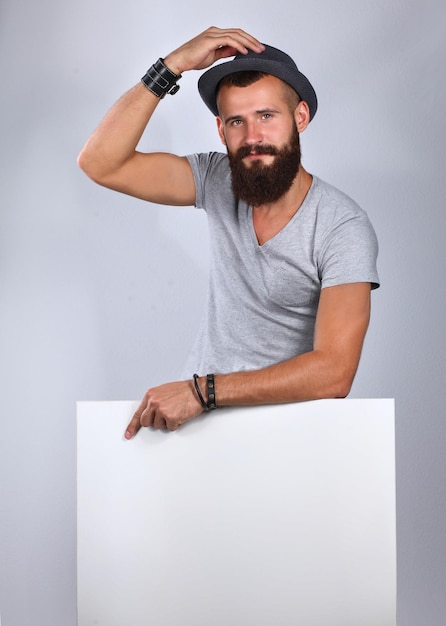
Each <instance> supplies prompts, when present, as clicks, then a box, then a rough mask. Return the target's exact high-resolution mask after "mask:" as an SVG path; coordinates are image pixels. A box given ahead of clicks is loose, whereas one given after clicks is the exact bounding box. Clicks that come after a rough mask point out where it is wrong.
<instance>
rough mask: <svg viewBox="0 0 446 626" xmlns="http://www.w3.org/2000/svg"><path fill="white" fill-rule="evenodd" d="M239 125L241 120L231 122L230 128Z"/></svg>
mask: <svg viewBox="0 0 446 626" xmlns="http://www.w3.org/2000/svg"><path fill="white" fill-rule="evenodd" d="M241 123H242V120H232V122H231V126H240V124H241Z"/></svg>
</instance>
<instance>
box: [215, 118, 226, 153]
mask: <svg viewBox="0 0 446 626" xmlns="http://www.w3.org/2000/svg"><path fill="white" fill-rule="evenodd" d="M217 129H218V134H219V137H220V140H221V142H222V144H223V145H224V146H226V138H225V131H224V124H223V120H222V119H221V117H217Z"/></svg>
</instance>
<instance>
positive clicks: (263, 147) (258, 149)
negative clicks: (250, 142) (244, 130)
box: [234, 144, 278, 161]
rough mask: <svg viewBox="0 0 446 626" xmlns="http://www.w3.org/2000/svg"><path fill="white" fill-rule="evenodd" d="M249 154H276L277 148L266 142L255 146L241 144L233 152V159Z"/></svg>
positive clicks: (242, 157)
mask: <svg viewBox="0 0 446 626" xmlns="http://www.w3.org/2000/svg"><path fill="white" fill-rule="evenodd" d="M249 154H273V155H276V154H278V150H277V148H276V147H275V146H271V145H268V144H258V145H256V146H242V147H241V148H239V149H238V150H237V152H236V153H235V155H234V156H235V159H236V160H237V161H241V160H242V159H244V158H245V157H247V156H248V155H249Z"/></svg>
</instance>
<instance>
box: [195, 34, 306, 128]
mask: <svg viewBox="0 0 446 626" xmlns="http://www.w3.org/2000/svg"><path fill="white" fill-rule="evenodd" d="M244 71H257V72H262V73H264V74H271V75H272V76H276V77H277V78H280V79H281V80H283V81H284V82H285V83H288V85H290V86H291V87H292V88H293V89H294V90H295V91H296V93H297V94H298V95H299V97H300V98H301V100H304V101H305V102H307V104H308V107H309V109H310V120H311V119H313V117H314V115H315V113H316V110H317V97H316V93H315V91H314V89H313V87H312V85H311V83H310V81H309V80H308V78H307V77H306V76H304V74H302V72H300V71H299V69H298V67H297V65H296V63H295V62H294V60H293V59H292V58H291V57H290V56H288V54H286V53H285V52H282V50H279V49H278V48H274V47H273V46H267V45H265V49H264V50H263V51H262V52H253V51H252V50H249V51H248V52H247V54H241V53H238V54H236V55H235V57H234V58H233V59H232V61H226V62H225V63H218V64H217V65H214V66H213V67H211V68H210V69H208V70H207V71H206V72H205V73H204V74H203V75H202V76H201V77H200V78H199V80H198V90H199V92H200V95H201V97H202V98H203V101H204V102H205V104H206V105H207V106H208V107H209V109H210V111H212V113H213V114H214V115H216V116H218V106H217V92H218V86H219V83H220V81H221V80H222V79H223V78H224V77H225V76H228V75H229V74H233V73H235V72H244Z"/></svg>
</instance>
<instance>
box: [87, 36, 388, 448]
mask: <svg viewBox="0 0 446 626" xmlns="http://www.w3.org/2000/svg"><path fill="white" fill-rule="evenodd" d="M234 56H235V58H234V59H233V60H231V61H227V62H225V63H222V64H217V65H215V66H213V64H214V63H215V61H217V60H219V59H223V58H227V57H234ZM210 66H213V67H210ZM209 67H210V69H208V70H207V72H205V73H204V74H203V75H202V76H201V78H200V80H199V91H200V94H201V96H202V98H203V100H204V101H205V103H206V104H207V106H208V107H209V108H210V110H211V111H212V112H213V114H214V115H216V117H217V128H218V133H219V136H220V138H221V140H222V142H223V144H224V145H225V146H226V149H227V155H224V154H217V153H211V154H201V155H191V156H189V157H180V156H176V155H172V154H164V153H152V154H142V153H140V152H137V151H136V146H137V144H138V142H139V139H140V137H141V135H142V133H143V132H144V130H145V128H146V126H147V124H148V123H149V121H150V118H151V116H152V113H153V112H154V110H155V108H156V106H157V105H158V104H159V103H160V100H161V99H162V98H163V97H164V95H165V94H166V93H170V94H172V95H173V94H175V93H176V91H177V90H178V85H177V82H178V80H179V79H180V78H181V75H182V74H183V73H184V72H187V71H189V70H193V69H195V70H197V69H205V68H209ZM316 109H317V99H316V94H315V92H314V90H313V87H312V86H311V84H310V83H309V81H308V79H307V78H306V77H305V76H304V75H303V74H302V73H301V72H300V71H299V70H298V68H297V67H296V64H295V63H294V61H293V60H292V59H291V58H290V57H289V56H288V55H286V54H285V53H283V52H281V51H279V50H277V49H275V48H272V47H270V46H265V45H263V44H262V43H260V42H259V41H258V40H257V39H256V38H255V37H253V36H251V35H249V34H248V33H246V32H244V31H243V30H240V29H219V28H214V27H212V28H209V29H208V30H206V31H205V32H203V33H201V34H200V35H198V36H197V37H195V38H194V39H192V40H191V41H189V42H187V43H185V44H184V45H182V46H181V47H179V48H178V49H176V50H175V51H173V52H172V53H170V54H169V55H168V56H166V57H165V58H164V59H159V61H157V62H156V63H155V64H154V65H153V66H152V67H151V68H150V69H149V70H148V72H147V74H146V75H145V76H144V77H143V79H142V81H141V83H139V84H137V85H136V86H135V87H133V88H132V89H131V90H130V91H129V92H127V93H126V94H125V95H124V96H123V97H122V98H121V99H120V100H119V101H118V102H117V103H116V104H115V105H114V106H113V107H112V109H111V110H110V112H109V113H108V114H107V116H106V117H105V118H104V120H103V121H102V122H101V124H100V125H99V127H98V128H97V129H96V130H95V132H94V133H93V134H92V136H91V137H90V139H89V140H88V142H87V143H86V145H85V147H84V148H83V150H82V152H81V154H80V156H79V165H80V167H81V168H82V169H83V170H84V171H85V172H86V173H87V174H88V175H89V176H90V177H91V178H92V179H93V180H95V181H96V182H98V183H99V184H101V185H104V186H106V187H109V188H111V189H115V190H118V191H121V192H124V193H127V194H130V195H133V196H136V197H138V198H142V199H144V200H147V201H149V202H154V203H158V204H168V205H178V206H181V205H183V206H184V205H196V206H197V207H199V208H204V209H205V210H206V211H207V214H208V220H209V228H210V240H211V248H212V250H211V255H212V261H211V267H210V279H209V280H210V284H209V296H208V303H207V307H206V311H205V315H204V318H203V322H202V325H201V329H200V332H199V336H198V338H197V342H196V344H195V347H194V348H193V351H192V354H191V355H190V358H189V361H188V365H187V367H186V373H187V380H183V381H178V382H172V383H167V384H164V385H160V386H158V387H155V388H152V389H149V390H148V391H147V392H146V394H145V396H144V398H143V400H142V402H141V404H140V406H139V408H138V410H137V411H136V413H135V415H134V417H133V419H132V420H131V422H130V424H129V426H128V428H127V431H126V434H125V436H126V437H127V438H128V439H130V438H131V437H133V436H134V435H135V434H136V433H137V432H138V430H139V429H140V428H141V426H152V427H154V428H157V429H158V428H167V429H168V430H175V429H177V428H178V427H179V426H180V425H182V424H184V423H185V422H187V421H188V420H190V419H192V418H194V417H196V416H197V415H199V414H200V413H202V412H203V411H204V410H208V409H213V408H216V406H217V405H218V406H231V405H238V406H240V405H257V404H267V403H281V402H297V401H304V400H312V399H318V398H337V397H340V398H341V397H345V396H346V395H347V394H348V393H349V390H350V387H351V384H352V381H353V378H354V376H355V373H356V369H357V366H358V363H359V358H360V354H361V348H362V344H363V340H364V336H365V333H366V330H367V326H368V322H369V315H370V290H371V288H374V287H377V286H378V276H377V272H376V256H377V242H376V237H375V234H374V231H373V229H372V227H371V225H370V223H369V221H368V218H367V216H366V215H365V213H364V212H363V211H361V209H360V208H359V207H358V206H357V205H356V204H355V203H354V202H353V201H352V200H351V199H350V198H348V197H347V196H345V195H344V194H342V193H341V192H340V191H338V190H336V189H334V188H333V187H331V186H330V185H327V184H326V183H324V182H323V181H321V180H320V179H318V178H317V177H315V176H312V175H310V174H309V173H308V172H307V171H305V169H304V168H303V167H302V165H301V163H300V147H299V135H300V133H302V132H303V131H304V130H305V129H306V127H307V126H308V124H309V122H310V120H311V119H312V118H313V116H314V114H315V112H316ZM196 372H198V373H199V374H200V375H198V374H197V373H196Z"/></svg>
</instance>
